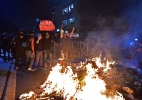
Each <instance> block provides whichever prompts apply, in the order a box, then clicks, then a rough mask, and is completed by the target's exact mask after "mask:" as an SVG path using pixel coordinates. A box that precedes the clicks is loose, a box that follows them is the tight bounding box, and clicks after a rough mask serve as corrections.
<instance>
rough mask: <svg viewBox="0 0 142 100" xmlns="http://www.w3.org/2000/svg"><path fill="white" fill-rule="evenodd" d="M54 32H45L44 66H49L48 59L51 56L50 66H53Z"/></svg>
mask: <svg viewBox="0 0 142 100" xmlns="http://www.w3.org/2000/svg"><path fill="white" fill-rule="evenodd" d="M53 35H54V33H52V32H46V33H44V34H43V61H44V68H45V69H46V68H47V65H48V64H47V60H48V58H49V66H50V67H51V66H52V48H51V44H52V38H53Z"/></svg>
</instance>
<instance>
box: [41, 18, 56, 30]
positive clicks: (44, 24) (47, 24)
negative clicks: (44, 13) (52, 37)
mask: <svg viewBox="0 0 142 100" xmlns="http://www.w3.org/2000/svg"><path fill="white" fill-rule="evenodd" d="M39 29H40V31H54V30H55V26H54V24H53V22H52V21H51V20H41V21H40V24H39Z"/></svg>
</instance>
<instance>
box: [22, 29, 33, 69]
mask: <svg viewBox="0 0 142 100" xmlns="http://www.w3.org/2000/svg"><path fill="white" fill-rule="evenodd" d="M34 40H35V39H34V32H33V31H31V32H30V34H29V36H28V37H27V39H26V42H25V44H23V45H25V54H26V66H27V70H29V71H34V70H33V69H32V66H33V63H34V59H35V50H34V48H35V46H34Z"/></svg>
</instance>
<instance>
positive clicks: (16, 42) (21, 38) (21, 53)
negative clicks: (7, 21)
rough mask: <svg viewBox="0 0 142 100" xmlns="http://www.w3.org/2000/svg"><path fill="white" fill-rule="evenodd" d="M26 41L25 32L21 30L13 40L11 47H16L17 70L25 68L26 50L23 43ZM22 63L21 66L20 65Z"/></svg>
mask: <svg viewBox="0 0 142 100" xmlns="http://www.w3.org/2000/svg"><path fill="white" fill-rule="evenodd" d="M25 41H26V37H25V34H24V31H22V30H19V32H18V34H17V35H16V36H15V37H14V38H13V40H12V42H11V45H13V46H14V54H15V69H16V70H17V69H18V68H19V67H21V68H23V66H25V48H24V47H23V46H22V43H23V42H25ZM20 62H21V64H20Z"/></svg>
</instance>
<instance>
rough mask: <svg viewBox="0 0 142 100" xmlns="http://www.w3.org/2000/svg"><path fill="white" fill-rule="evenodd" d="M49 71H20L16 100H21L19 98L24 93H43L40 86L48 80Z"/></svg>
mask: <svg viewBox="0 0 142 100" xmlns="http://www.w3.org/2000/svg"><path fill="white" fill-rule="evenodd" d="M49 70H50V69H49V68H48V69H47V70H44V69H39V70H36V71H34V72H32V71H27V70H18V71H17V79H16V94H15V98H16V100H19V96H20V95H21V94H23V93H29V92H30V91H34V92H35V93H38V92H41V91H40V89H39V86H40V85H41V84H43V82H45V80H46V79H47V76H48V74H49Z"/></svg>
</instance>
